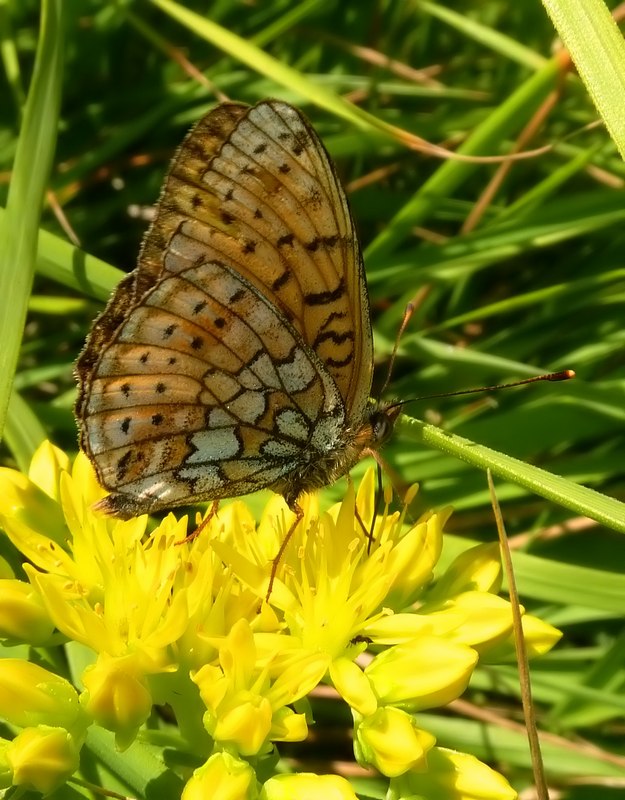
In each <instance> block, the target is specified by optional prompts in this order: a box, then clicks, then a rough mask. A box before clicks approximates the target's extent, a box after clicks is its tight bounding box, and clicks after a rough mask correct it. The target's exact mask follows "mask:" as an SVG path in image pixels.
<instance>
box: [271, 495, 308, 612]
mask: <svg viewBox="0 0 625 800" xmlns="http://www.w3.org/2000/svg"><path fill="white" fill-rule="evenodd" d="M289 508H290V509H291V511H292V512H293V513H294V514H295V519H294V520H293V522H292V523H291V527H290V528H289V529H288V531H287V532H286V536H285V537H284V539H283V540H282V544H281V545H280V549H279V550H278V554H277V555H276V557H275V558H274V560H273V562H272V564H271V575H270V576H269V586H268V587H267V594H266V595H265V602H267V603H268V602H269V598H270V597H271V591H272V589H273V582H274V581H275V579H276V573H277V572H278V566H279V565H280V561H281V560H282V556H283V555H284V551H285V550H286V548H287V545H288V543H289V541H290V540H291V537H292V536H293V534H294V533H295V529H296V528H297V526H298V525H299V524H300V522H301V521H302V520H303V519H304V509H303V508H302V507H301V506H300V505H299V504H298V503H297V501H294V502H293V503H290V504H289Z"/></svg>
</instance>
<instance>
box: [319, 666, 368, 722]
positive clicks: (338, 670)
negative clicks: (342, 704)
mask: <svg viewBox="0 0 625 800" xmlns="http://www.w3.org/2000/svg"><path fill="white" fill-rule="evenodd" d="M330 680H331V681H332V683H333V684H334V688H335V689H336V690H337V692H338V693H339V694H340V695H341V697H342V698H343V699H344V700H345V701H346V702H347V703H349V705H350V706H351V707H352V708H353V709H354V710H355V711H357V712H358V713H359V714H361V715H362V716H363V717H368V716H369V715H371V714H373V713H374V711H375V710H376V708H377V707H378V701H377V698H376V696H375V692H374V691H373V689H372V688H371V681H370V680H369V678H368V677H367V676H366V675H365V673H364V672H363V671H362V670H361V669H360V667H359V666H358V665H357V664H354V662H353V661H351V660H350V659H348V658H337V659H336V661H333V662H332V664H331V665H330Z"/></svg>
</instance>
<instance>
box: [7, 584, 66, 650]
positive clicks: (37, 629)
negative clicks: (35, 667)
mask: <svg viewBox="0 0 625 800" xmlns="http://www.w3.org/2000/svg"><path fill="white" fill-rule="evenodd" d="M53 631H54V623H53V622H52V620H51V619H50V617H49V616H48V614H47V612H46V610H45V607H44V605H43V603H42V602H41V599H40V597H39V595H38V594H37V592H35V591H33V588H32V586H31V585H30V584H29V583H25V582H24V581H18V580H12V579H7V580H0V638H3V639H15V640H17V641H19V642H25V643H27V644H32V645H34V646H35V647H37V646H39V645H43V644H45V643H46V642H47V641H48V639H49V638H50V636H51V635H52V632H53Z"/></svg>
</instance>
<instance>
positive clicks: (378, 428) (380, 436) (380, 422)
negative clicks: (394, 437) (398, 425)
mask: <svg viewBox="0 0 625 800" xmlns="http://www.w3.org/2000/svg"><path fill="white" fill-rule="evenodd" d="M369 422H370V424H371V430H372V433H373V440H374V442H375V443H376V444H382V443H383V442H385V441H386V440H387V439H388V438H389V436H390V435H391V433H392V432H393V420H391V419H390V417H389V416H388V414H387V413H386V412H385V411H375V412H374V413H373V414H372V415H371V417H370V419H369Z"/></svg>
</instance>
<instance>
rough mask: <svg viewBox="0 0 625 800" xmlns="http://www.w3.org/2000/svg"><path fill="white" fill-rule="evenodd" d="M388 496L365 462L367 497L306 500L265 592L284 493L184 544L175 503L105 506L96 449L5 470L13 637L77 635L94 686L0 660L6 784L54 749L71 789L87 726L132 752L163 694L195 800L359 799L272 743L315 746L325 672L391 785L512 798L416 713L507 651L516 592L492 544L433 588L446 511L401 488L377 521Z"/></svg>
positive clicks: (362, 753) (29, 780)
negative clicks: (410, 514)
mask: <svg viewBox="0 0 625 800" xmlns="http://www.w3.org/2000/svg"><path fill="white" fill-rule="evenodd" d="M374 495H375V486H374V477H373V471H369V472H368V473H367V475H366V476H365V478H364V480H363V481H362V483H361V485H360V488H359V490H358V493H357V495H356V493H355V491H354V488H353V487H352V486H351V485H350V486H349V488H348V490H347V492H346V495H345V498H344V499H343V501H342V502H341V503H339V504H337V505H336V506H334V507H333V508H331V509H330V510H329V511H328V512H326V513H323V514H320V513H319V510H318V506H317V497H316V496H314V495H312V496H309V497H306V498H304V499H303V500H302V508H303V510H304V518H303V520H302V521H301V522H300V523H299V524H298V526H297V528H296V529H295V531H294V532H293V536H292V539H291V541H290V542H289V543H288V546H287V548H286V551H285V553H284V556H283V558H282V560H281V562H280V563H279V564H278V565H277V570H276V576H275V583H274V587H273V592H272V594H271V598H270V603H265V602H263V601H264V599H265V596H266V593H267V588H268V585H269V581H270V576H271V574H272V570H274V569H276V566H275V565H274V563H273V561H274V558H275V554H276V553H277V552H278V550H279V548H280V544H281V542H282V539H283V537H284V535H285V533H286V532H287V531H288V530H289V529H290V527H291V524H292V522H293V519H294V517H293V514H292V512H291V511H290V510H289V509H288V508H287V507H286V505H285V504H284V501H283V500H282V499H281V498H278V497H275V498H274V499H272V500H271V501H270V502H269V503H268V504H267V507H266V509H265V512H264V514H263V516H262V519H261V521H260V523H259V524H258V525H257V524H256V523H255V521H254V518H253V517H252V515H251V513H250V511H249V509H248V508H247V506H246V505H245V504H244V503H243V502H240V501H239V502H234V503H232V504H230V505H229V506H227V507H226V508H223V509H222V510H220V511H219V512H218V513H217V514H216V515H215V516H214V517H212V518H211V520H210V521H209V523H208V524H207V525H206V529H205V530H204V531H203V532H202V534H201V535H200V536H198V537H196V538H195V539H194V540H193V541H190V542H186V543H184V544H182V545H177V544H176V543H178V542H180V541H181V540H182V539H183V538H184V537H185V535H186V533H187V523H186V518H184V517H183V518H182V519H180V520H177V519H176V518H175V517H174V516H173V515H169V516H168V517H167V518H166V519H165V520H163V521H162V522H161V523H160V524H158V525H157V526H156V527H155V528H154V530H153V531H152V532H151V535H150V536H149V537H146V536H145V534H146V525H147V519H146V518H145V517H143V518H139V519H136V520H130V521H127V522H121V521H117V520H114V519H110V518H106V517H102V516H101V515H99V514H98V513H97V512H94V511H93V508H92V506H93V503H94V502H95V501H97V500H98V499H99V498H100V497H101V496H102V490H101V489H100V487H99V486H98V485H97V482H96V481H95V478H94V475H93V471H92V469H91V466H90V465H89V463H88V461H87V459H86V458H85V457H84V456H82V455H79V456H78V458H77V459H76V460H75V462H74V464H73V465H72V466H71V469H70V466H69V464H68V462H67V459H66V458H65V457H64V456H63V454H61V453H60V452H59V451H57V450H56V449H55V448H52V447H51V446H50V445H46V446H44V447H42V448H41V449H40V450H39V451H38V453H37V455H36V457H35V458H34V459H33V464H32V467H31V470H30V473H29V478H26V477H24V476H22V475H20V474H19V473H16V472H14V471H12V470H0V523H1V524H2V525H3V526H4V528H5V530H6V532H7V534H8V536H9V537H10V539H11V541H12V542H13V544H14V545H15V546H16V547H17V548H18V549H19V550H20V551H21V553H22V554H23V555H24V556H25V557H26V559H27V562H28V563H26V564H25V565H24V570H25V572H26V575H27V577H28V579H29V581H30V584H26V583H25V582H22V581H17V580H15V579H14V578H13V577H11V574H10V572H9V573H7V577H6V578H4V580H3V582H2V583H0V590H2V589H4V595H3V596H2V597H1V598H0V633H4V638H5V639H10V641H11V642H12V643H13V642H16V643H19V642H34V643H35V642H36V643H41V644H46V645H48V644H49V643H50V641H51V639H52V636H54V637H56V639H57V640H58V639H60V637H61V636H64V637H66V638H67V639H68V640H70V641H72V642H76V643H79V644H80V645H81V653H85V654H88V653H91V654H92V657H91V660H89V658H88V657H87V658H85V659H83V660H82V661H81V662H80V664H81V665H82V670H83V671H82V674H76V675H75V679H76V681H79V682H80V683H81V684H82V686H83V687H84V690H83V692H82V694H81V695H80V698H78V693H77V691H76V690H75V689H74V688H73V686H71V684H70V683H69V682H68V681H66V680H65V679H64V678H61V677H59V676H56V675H54V674H52V673H49V672H47V671H46V670H43V669H42V668H41V667H37V666H35V665H33V664H30V663H29V662H26V661H23V660H21V659H4V660H2V659H0V716H3V717H4V718H5V719H6V720H7V721H9V722H10V723H12V724H14V725H17V726H18V727H21V728H23V730H22V731H21V733H19V734H18V736H17V737H16V738H15V739H14V741H13V742H4V743H3V742H0V784H2V785H8V783H9V782H10V781H13V782H14V783H15V782H19V783H20V785H24V786H30V787H37V786H38V784H36V782H35V781H36V775H35V773H34V770H30V767H29V764H30V763H31V762H32V763H37V762H39V763H40V764H41V765H42V770H41V773H40V775H41V778H40V784H39V787H40V788H41V790H44V791H45V790H47V787H49V786H52V787H55V786H57V785H60V784H61V783H62V782H63V781H64V780H66V779H67V777H69V775H70V774H71V772H72V771H73V770H74V769H75V765H76V764H77V755H78V751H79V748H80V745H81V744H82V740H83V739H84V734H85V731H86V729H87V727H88V725H90V724H96V725H100V726H101V727H105V728H107V729H110V730H112V731H114V732H115V734H116V742H117V745H118V748H125V747H127V746H128V745H129V744H130V743H132V742H133V740H134V738H135V737H136V735H137V732H138V731H139V730H140V729H141V728H142V727H143V729H144V735H145V736H147V737H150V736H151V735H152V732H151V731H150V729H149V728H148V727H147V726H144V725H143V723H144V722H145V721H146V720H147V719H148V717H149V716H150V715H151V713H152V707H153V705H154V704H159V705H163V706H168V707H169V708H170V709H171V710H172V711H173V714H174V716H175V721H176V724H177V728H175V727H174V726H173V725H171V726H170V728H169V731H168V733H167V736H168V737H170V738H169V739H168V742H169V746H173V748H175V749H176V750H177V751H179V752H181V753H183V754H185V755H187V756H188V757H190V758H192V759H193V760H194V761H193V763H195V764H197V763H201V762H204V765H203V766H202V767H200V768H198V769H197V770H196V771H195V772H194V773H193V776H192V777H191V778H190V780H189V782H188V784H187V786H186V788H185V790H184V800H195V798H199V797H204V796H207V793H210V795H211V797H216V798H218V800H239V798H240V799H241V800H281V799H282V798H284V799H286V798H288V800H317V799H319V800H326V798H336V800H353V799H354V798H355V795H354V793H353V790H352V789H351V787H350V785H349V784H348V783H347V782H346V781H344V780H343V779H341V778H338V777H336V776H323V775H309V774H299V775H282V774H280V775H278V774H275V772H276V771H275V766H274V765H275V760H276V759H277V758H278V755H279V754H278V751H277V747H276V743H278V742H282V741H285V742H289V741H290V742H293V741H301V740H303V739H305V737H306V736H307V734H308V725H309V723H310V721H311V719H312V717H311V710H310V704H309V703H308V700H307V698H308V696H309V695H310V694H311V692H312V691H313V690H314V689H315V688H316V687H317V686H319V684H321V683H322V682H324V681H326V682H330V683H332V684H333V685H334V687H335V688H336V689H337V690H338V691H339V693H340V694H341V696H342V697H343V698H344V699H345V700H346V701H347V703H348V704H349V705H350V707H351V709H352V713H353V716H354V720H355V730H354V733H355V736H354V738H355V749H356V752H357V754H358V758H359V760H360V761H361V763H363V764H366V765H371V766H373V767H375V768H377V769H378V770H379V771H380V772H382V773H383V774H385V775H386V776H387V777H389V778H390V784H389V786H390V788H389V791H391V792H394V793H395V796H404V795H408V794H414V795H423V796H427V797H428V800H430V797H432V798H435V797H441V798H443V797H444V798H445V800H447V798H448V797H449V798H451V799H452V800H468V798H471V800H474V799H477V798H479V799H480V800H482V798H495V799H496V800H500V798H501V800H508V798H509V797H511V795H510V794H509V793H508V794H506V792H507V791H508V790H509V787H508V786H507V784H505V781H503V779H501V778H500V776H497V775H496V773H493V772H492V770H491V771H489V770H488V768H487V767H484V765H481V764H480V763H479V762H477V761H476V760H475V759H473V760H471V759H470V758H469V757H465V756H463V755H462V754H453V753H450V752H449V751H444V750H441V749H439V748H436V747H434V737H433V736H432V735H431V734H429V733H428V732H427V731H423V730H421V729H420V728H419V727H417V723H416V722H415V721H414V720H413V719H412V718H411V717H410V716H409V715H408V713H406V712H407V710H418V709H421V708H426V707H431V706H434V705H440V704H445V703H447V702H449V701H450V700H452V699H454V698H455V697H457V696H458V695H459V694H460V693H461V692H462V691H463V690H464V688H465V686H466V685H467V682H468V681H469V678H470V677H471V674H472V671H473V669H474V667H475V664H476V662H477V660H478V658H479V656H480V655H481V654H484V653H485V654H487V655H488V657H489V659H491V660H492V658H493V657H494V656H495V655H503V656H504V657H508V656H509V654H510V652H511V647H512V644H511V643H512V640H511V615H510V609H509V605H508V603H507V602H506V601H505V600H501V599H500V598H498V597H496V596H495V595H494V593H493V592H494V590H497V589H498V586H499V582H500V574H501V573H500V566H499V561H498V557H497V551H496V549H494V548H492V547H485V546H480V547H479V548H476V549H475V550H474V551H471V552H470V553H469V554H464V555H463V556H461V557H460V558H459V559H457V560H456V561H455V562H454V563H453V564H452V566H451V567H450V568H449V569H448V570H447V572H446V573H445V574H444V575H443V576H442V577H441V578H440V579H439V580H438V582H437V583H436V584H434V585H433V586H432V575H433V570H434V567H435V565H436V562H437V559H438V556H439V554H440V549H441V541H442V527H443V524H444V522H445V520H446V515H447V512H441V513H436V514H434V513H430V514H426V515H424V517H423V518H422V519H420V520H419V521H417V522H416V523H414V524H413V525H406V524H405V513H406V510H405V508H404V510H403V511H402V512H401V513H398V512H394V513H391V512H390V511H389V509H388V503H389V502H390V499H389V498H388V497H387V507H386V509H385V510H384V511H383V512H382V513H381V514H380V515H379V516H378V517H377V518H376V520H375V524H373V522H372V521H373V518H374V514H373V506H374ZM370 530H372V533H373V536H372V538H371V541H369V536H368V534H369V531H370ZM369 550H370V552H368V551H369ZM224 564H225V565H226V566H225V567H224ZM3 575H4V573H3ZM3 620H4V621H3ZM52 626H54V627H56V628H57V629H58V632H55V633H52ZM524 627H525V628H526V629H527V631H528V635H529V639H530V642H531V648H533V649H534V650H535V651H536V652H541V651H545V650H546V649H548V648H549V647H550V646H551V644H552V643H553V642H554V641H555V637H556V635H557V632H555V631H554V629H552V628H551V627H550V626H545V625H544V624H543V623H540V621H538V620H535V619H534V618H532V617H526V618H525V620H524ZM369 646H371V649H372V651H373V652H374V653H375V655H373V656H372V655H370V654H365V652H364V651H365V650H367V648H368V647H369ZM70 652H71V651H70ZM85 662H86V663H85ZM58 663H64V662H63V661H62V660H59V662H58ZM74 665H75V661H72V668H74ZM159 734H161V735H162V734H163V731H159ZM156 738H157V740H158V737H156ZM160 741H161V742H162V741H163V740H162V738H161V740H160ZM29 759H30V760H29ZM29 770H30V771H29ZM181 771H182V770H181ZM272 774H273V777H272ZM259 776H262V777H261V778H259ZM262 781H264V783H262ZM402 781H403V782H404V783H403V784H402V783H401V782H402ZM419 781H421V783H419ZM261 783H262V787H261ZM402 786H404V788H406V791H405V792H404V794H402V793H401V791H397V792H395V788H396V787H399V788H400V789H401V787H402ZM506 787H507V788H506ZM471 792H474V793H473V794H471ZM488 792H491V794H490V795H489V794H488Z"/></svg>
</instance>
